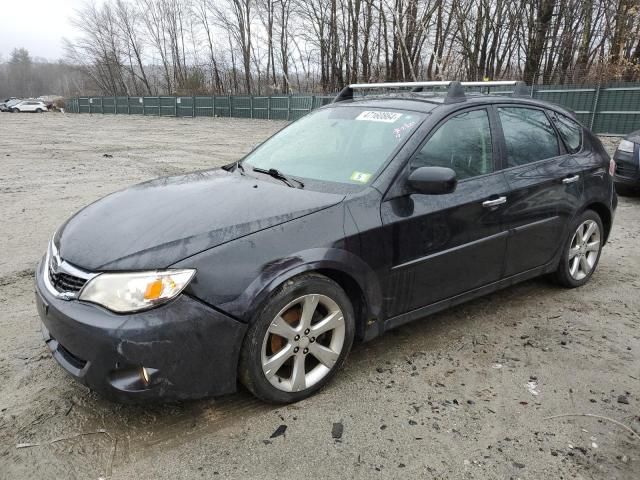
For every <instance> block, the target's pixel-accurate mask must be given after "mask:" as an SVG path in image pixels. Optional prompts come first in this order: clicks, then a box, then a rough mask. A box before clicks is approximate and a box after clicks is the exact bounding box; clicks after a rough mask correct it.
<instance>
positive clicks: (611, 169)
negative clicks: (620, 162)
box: [609, 158, 616, 176]
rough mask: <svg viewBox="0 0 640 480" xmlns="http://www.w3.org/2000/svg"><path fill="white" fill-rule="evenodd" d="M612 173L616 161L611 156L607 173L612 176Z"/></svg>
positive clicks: (614, 170)
mask: <svg viewBox="0 0 640 480" xmlns="http://www.w3.org/2000/svg"><path fill="white" fill-rule="evenodd" d="M614 173H616V162H614V161H613V158H611V159H610V160H609V175H611V176H613V174H614Z"/></svg>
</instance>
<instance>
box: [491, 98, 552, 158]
mask: <svg viewBox="0 0 640 480" xmlns="http://www.w3.org/2000/svg"><path fill="white" fill-rule="evenodd" d="M498 115H499V117H500V123H501V124H502V131H503V132H504V141H505V143H506V146H507V152H506V155H507V167H516V166H518V165H525V164H527V163H531V162H537V161H538V160H544V159H545V158H552V157H556V156H558V155H559V154H560V150H559V148H558V138H557V137H556V134H555V131H554V130H553V126H552V125H551V123H550V122H549V119H548V118H547V116H546V115H545V114H544V112H542V111H541V110H534V109H533V108H523V107H499V108H498Z"/></svg>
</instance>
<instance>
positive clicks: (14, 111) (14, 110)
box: [11, 108, 20, 113]
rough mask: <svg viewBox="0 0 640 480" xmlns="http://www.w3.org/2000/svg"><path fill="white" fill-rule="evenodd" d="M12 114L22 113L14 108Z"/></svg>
mask: <svg viewBox="0 0 640 480" xmlns="http://www.w3.org/2000/svg"><path fill="white" fill-rule="evenodd" d="M11 112H12V113H20V109H19V108H14V109H13V110H11Z"/></svg>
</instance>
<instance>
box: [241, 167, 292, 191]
mask: <svg viewBox="0 0 640 480" xmlns="http://www.w3.org/2000/svg"><path fill="white" fill-rule="evenodd" d="M253 171H254V172H258V173H266V174H267V175H269V176H271V177H273V178H277V179H278V180H282V181H283V182H284V183H286V184H287V185H289V186H290V187H291V188H295V187H294V186H293V185H292V184H291V180H293V181H294V182H296V183H297V184H298V185H300V188H304V183H302V182H301V181H300V180H297V179H295V178H290V177H287V176H286V175H285V174H284V173H282V172H281V171H280V170H278V169H277V168H269V169H266V168H260V167H253Z"/></svg>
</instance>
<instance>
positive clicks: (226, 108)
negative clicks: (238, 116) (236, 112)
mask: <svg viewBox="0 0 640 480" xmlns="http://www.w3.org/2000/svg"><path fill="white" fill-rule="evenodd" d="M214 102H215V105H214V116H216V117H230V116H231V111H232V110H231V106H232V104H233V101H232V99H231V97H214Z"/></svg>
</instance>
